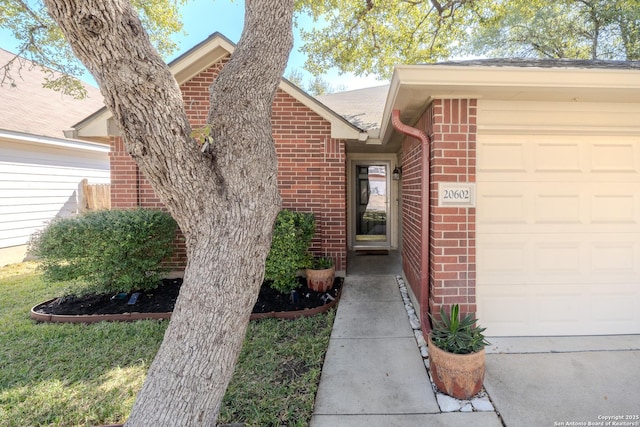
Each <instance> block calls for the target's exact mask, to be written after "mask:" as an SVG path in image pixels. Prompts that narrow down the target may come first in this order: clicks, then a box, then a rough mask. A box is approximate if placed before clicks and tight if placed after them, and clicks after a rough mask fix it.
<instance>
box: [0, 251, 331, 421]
mask: <svg viewBox="0 0 640 427" xmlns="http://www.w3.org/2000/svg"><path fill="white" fill-rule="evenodd" d="M35 267H36V266H35V264H33V263H23V264H19V265H14V266H8V267H3V268H0V367H1V368H0V426H1V427H9V426H11V427H14V426H15V427H24V426H65V427H67V426H94V425H99V424H111V423H122V422H124V421H125V420H126V417H127V416H128V414H129V412H130V411H131V407H132V405H133V402H134V399H135V395H136V393H137V392H138V390H139V389H140V387H141V386H142V382H143V381H144V377H145V375H146V372H147V369H148V367H149V364H150V363H151V360H152V359H153V357H154V355H155V353H156V352H157V349H158V347H159V345H160V342H161V341H162V337H163V335H164V331H165V328H166V325H167V322H163V321H139V322H132V323H97V324H91V325H82V324H47V323H35V322H33V321H32V320H30V319H29V309H30V308H31V307H32V306H33V305H35V304H37V303H39V302H42V301H45V300H47V299H51V298H54V297H56V296H59V295H60V292H63V290H64V289H65V286H64V284H45V283H43V281H42V280H41V278H40V274H39V273H38V272H37V271H35ZM332 325H333V313H330V314H328V315H320V316H315V317H312V318H305V319H298V320H296V321H283V320H275V319H268V320H263V321H259V322H251V324H250V325H249V329H248V332H247V337H246V339H245V345H244V348H243V351H242V354H241V356H240V359H239V362H238V365H237V367H236V371H235V373H234V378H233V380H232V383H231V384H230V386H229V389H228V391H227V395H226V396H225V401H224V404H223V407H222V410H221V416H220V422H229V423H230V422H243V423H246V425H248V426H269V425H273V426H276V425H277V426H280V425H291V426H305V425H308V422H309V419H310V417H311V413H312V410H313V401H314V398H315V391H316V388H317V383H318V381H319V377H320V370H321V367H322V361H323V358H324V353H325V351H326V347H327V344H328V341H329V335H330V333H331V328H332Z"/></svg>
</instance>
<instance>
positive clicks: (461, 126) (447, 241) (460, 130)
mask: <svg viewBox="0 0 640 427" xmlns="http://www.w3.org/2000/svg"><path fill="white" fill-rule="evenodd" d="M429 110H430V111H431V115H430V117H429V119H430V121H431V123H430V124H429V127H430V129H428V130H427V132H428V133H430V134H431V137H432V144H431V159H432V160H431V242H430V247H431V251H430V252H431V253H430V271H431V278H430V279H431V280H430V282H431V289H430V293H429V296H430V297H429V306H430V311H431V313H432V314H433V315H437V313H439V311H440V307H441V306H443V305H444V306H445V307H448V306H450V305H451V304H460V311H461V312H462V313H475V311H476V209H475V208H458V207H440V206H438V188H439V185H440V184H441V183H443V182H475V181H476V117H477V101H476V100H475V99H438V100H435V101H434V102H433V104H432V105H431V107H430V109H429Z"/></svg>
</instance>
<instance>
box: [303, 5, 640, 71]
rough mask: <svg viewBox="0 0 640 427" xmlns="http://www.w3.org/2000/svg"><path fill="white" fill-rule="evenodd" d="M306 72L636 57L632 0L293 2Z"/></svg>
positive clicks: (639, 22)
mask: <svg viewBox="0 0 640 427" xmlns="http://www.w3.org/2000/svg"><path fill="white" fill-rule="evenodd" d="M298 8H299V9H300V10H301V11H303V12H305V13H308V14H309V15H311V16H312V17H313V18H314V20H315V23H316V26H315V27H314V28H312V29H308V30H305V29H302V31H301V32H302V37H303V40H304V42H305V44H304V46H303V48H302V50H303V51H304V52H305V53H306V54H307V55H308V60H307V63H306V64H305V67H306V68H307V69H308V70H309V71H311V72H312V73H314V74H321V73H322V72H324V71H326V70H327V69H329V68H331V67H337V68H338V69H339V70H340V71H342V72H353V73H355V74H357V75H366V74H368V73H374V74H377V75H379V76H382V77H389V76H390V75H391V73H392V71H393V67H394V65H396V64H400V63H404V64H419V63H425V62H435V61H439V60H443V59H449V58H451V57H455V56H463V55H487V56H516V57H544V58H580V59H621V60H637V59H640V2H638V1H637V0H609V1H607V0H555V1H552V0H501V1H490V0H448V1H441V0H377V1H376V0H366V1H362V0H340V1H338V0H311V1H309V0H307V1H305V0H298Z"/></svg>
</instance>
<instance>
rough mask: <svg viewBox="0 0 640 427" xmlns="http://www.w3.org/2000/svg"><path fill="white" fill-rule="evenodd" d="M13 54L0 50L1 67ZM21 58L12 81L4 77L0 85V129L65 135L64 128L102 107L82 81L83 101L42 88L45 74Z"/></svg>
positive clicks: (97, 94) (96, 94) (98, 96)
mask: <svg viewBox="0 0 640 427" xmlns="http://www.w3.org/2000/svg"><path fill="white" fill-rule="evenodd" d="M14 57H15V54H13V53H11V52H8V51H6V50H4V49H0V66H2V65H5V64H7V63H8V62H9V61H10V60H11V59H13V58H14ZM23 61H25V62H24V63H23V67H22V69H21V70H20V71H19V73H18V71H17V68H18V64H16V63H14V67H13V68H12V70H11V74H12V76H13V79H14V81H13V82H11V81H9V80H5V81H4V83H3V84H2V86H0V129H4V130H8V131H14V132H21V133H28V134H32V135H39V136H48V137H53V138H64V134H63V131H64V130H65V129H70V128H71V126H72V125H73V124H74V123H76V122H77V121H79V120H81V119H82V118H84V117H86V116H88V115H89V114H91V113H93V112H94V111H96V110H97V109H99V108H101V107H103V106H104V102H103V100H102V95H101V94H100V91H99V90H98V89H97V88H95V87H93V86H90V85H88V84H84V86H85V89H86V90H87V98H86V99H83V100H77V99H74V98H72V97H70V96H67V95H62V94H61V93H59V92H55V91H53V90H51V89H46V88H44V87H42V83H43V76H44V74H43V72H42V71H41V68H40V66H39V65H36V64H34V63H33V62H30V61H27V60H23ZM0 80H1V79H0Z"/></svg>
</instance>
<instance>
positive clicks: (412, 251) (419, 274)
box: [401, 124, 429, 325]
mask: <svg viewBox="0 0 640 427" xmlns="http://www.w3.org/2000/svg"><path fill="white" fill-rule="evenodd" d="M417 127H419V128H420V127H421V126H420V124H418V125H417ZM426 150H427V147H425V146H423V144H422V142H421V141H420V140H418V139H416V138H412V137H406V138H405V139H404V141H403V144H402V156H401V162H402V181H401V185H402V213H401V215H402V269H403V271H404V274H405V277H406V279H407V281H408V283H409V285H410V286H411V289H412V290H413V293H414V294H415V296H416V298H417V300H418V303H419V304H420V319H421V321H422V322H423V324H425V325H426V323H425V322H426V319H427V308H428V304H429V302H428V294H427V289H426V283H427V280H426V279H427V277H426V275H427V271H426V268H425V262H424V260H425V259H426V256H427V254H426V248H425V245H424V244H423V242H424V241H425V238H426V230H425V229H424V227H423V226H422V224H423V220H424V219H425V216H428V215H429V213H428V212H425V211H424V209H423V194H424V192H425V188H424V185H425V182H424V180H423V163H424V156H425V155H426Z"/></svg>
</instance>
